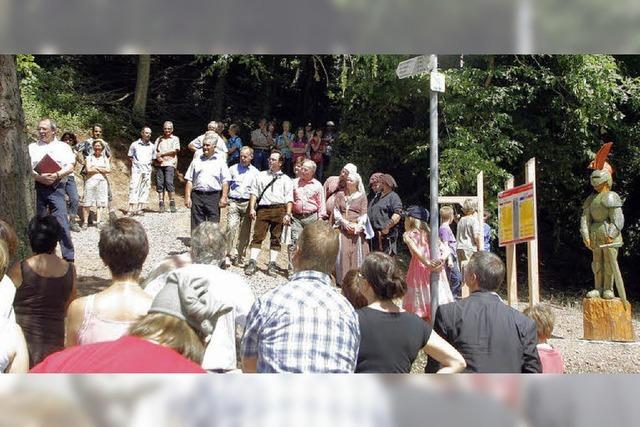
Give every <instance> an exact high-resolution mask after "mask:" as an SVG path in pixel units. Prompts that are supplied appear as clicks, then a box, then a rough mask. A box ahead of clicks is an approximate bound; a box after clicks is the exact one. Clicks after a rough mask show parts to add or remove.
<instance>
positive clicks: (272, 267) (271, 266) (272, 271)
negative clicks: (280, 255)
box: [267, 262, 278, 277]
mask: <svg viewBox="0 0 640 427" xmlns="http://www.w3.org/2000/svg"><path fill="white" fill-rule="evenodd" d="M277 270H278V267H277V266H276V263H275V262H270V263H269V266H268V267H267V276H269V277H276V274H277V273H276V272H277Z"/></svg>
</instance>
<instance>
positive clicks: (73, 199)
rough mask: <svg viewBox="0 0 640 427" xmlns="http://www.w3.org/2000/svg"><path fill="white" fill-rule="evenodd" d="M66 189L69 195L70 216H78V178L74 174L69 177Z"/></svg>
mask: <svg viewBox="0 0 640 427" xmlns="http://www.w3.org/2000/svg"><path fill="white" fill-rule="evenodd" d="M64 191H65V192H66V193H67V196H69V216H71V217H77V216H78V201H79V199H80V198H79V197H78V186H77V185H76V178H75V177H74V176H73V174H71V175H69V176H68V177H67V184H66V185H65V186H64Z"/></svg>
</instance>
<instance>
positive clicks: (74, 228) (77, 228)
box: [69, 222, 81, 233]
mask: <svg viewBox="0 0 640 427" xmlns="http://www.w3.org/2000/svg"><path fill="white" fill-rule="evenodd" d="M69 228H70V229H71V231H73V232H75V233H79V232H80V230H81V229H80V226H79V225H78V224H77V223H75V222H72V223H71V224H69Z"/></svg>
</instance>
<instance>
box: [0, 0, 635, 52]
mask: <svg viewBox="0 0 640 427" xmlns="http://www.w3.org/2000/svg"><path fill="white" fill-rule="evenodd" d="M638 16H640V3H639V2H637V1H631V0H620V1H617V2H601V1H599V0H580V1H577V0H564V1H559V0H516V1H514V0H475V1H468V0H467V1H451V0H449V1H444V0H440V1H438V0H428V1H424V0H299V1H297V2H289V1H283V0H272V1H269V2H262V1H258V0H244V1H214V2H206V3H204V2H200V1H190V0H184V1H182V2H173V1H169V0H137V1H131V2H126V3H125V2H110V1H106V0H67V1H66V2H64V3H63V2H50V1H46V0H0V50H1V51H3V52H7V53H10V52H12V53H42V54H45V53H49V54H53V53H59V54H62V53H90V54H94V53H157V54H160V53H263V54H269V53H271V54H285V53H288V54H293V53H372V52H375V53H414V52H436V53H440V54H447V53H467V54H471V53H637V52H638V51H640V33H638V32H637V30H636V26H637V25H636V23H637V21H638Z"/></svg>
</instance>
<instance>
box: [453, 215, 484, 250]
mask: <svg viewBox="0 0 640 427" xmlns="http://www.w3.org/2000/svg"><path fill="white" fill-rule="evenodd" d="M481 235H482V233H481V232H480V223H479V222H478V218H477V217H476V215H475V214H474V215H466V216H463V217H462V218H460V221H458V229H457V231H456V241H457V243H458V249H462V250H465V251H476V250H478V247H477V246H476V238H475V236H481Z"/></svg>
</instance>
